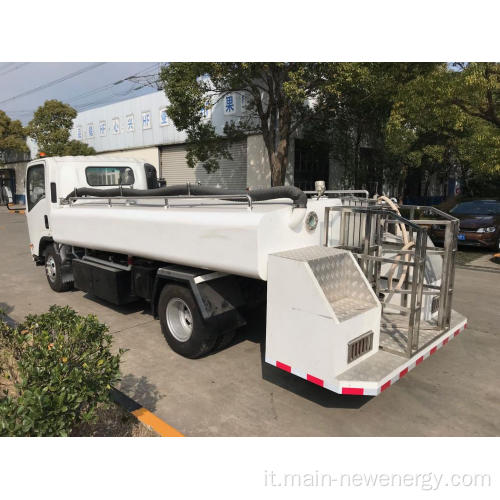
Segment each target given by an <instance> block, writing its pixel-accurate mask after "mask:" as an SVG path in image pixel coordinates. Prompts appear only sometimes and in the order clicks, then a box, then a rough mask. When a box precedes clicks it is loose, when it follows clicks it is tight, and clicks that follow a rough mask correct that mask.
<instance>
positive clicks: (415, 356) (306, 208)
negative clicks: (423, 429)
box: [26, 156, 466, 395]
mask: <svg viewBox="0 0 500 500" xmlns="http://www.w3.org/2000/svg"><path fill="white" fill-rule="evenodd" d="M317 187H318V190H317V192H314V193H304V192H302V191H301V190H299V189H298V188H295V187H279V188H270V189H250V190H243V191H229V190H223V189H218V188H209V187H203V186H193V185H189V184H187V185H180V186H166V187H159V185H158V180H157V176H156V170H155V168H154V167H153V166H152V165H149V164H147V163H144V162H142V161H138V160H134V159H124V158H110V157H104V156H88V157H52V158H42V159H39V160H34V161H32V162H30V163H29V164H28V168H27V173H26V190H27V193H26V194H27V207H26V215H27V220H28V228H29V236H30V247H31V252H32V255H33V259H34V260H35V262H36V263H37V264H38V265H42V266H44V268H45V271H46V274H47V280H48V283H49V285H50V287H51V288H52V289H53V290H55V291H56V292H63V291H65V290H68V289H69V288H71V287H73V286H74V287H75V288H77V289H80V290H83V291H85V292H87V293H89V294H90V295H93V296H96V297H99V298H102V299H105V300H107V301H109V302H112V303H114V304H124V303H128V302H132V301H135V300H142V299H145V300H147V301H149V302H150V304H151V311H152V314H153V315H154V316H155V317H157V318H159V320H160V324H161V328H162V331H163V334H164V335H165V338H166V340H167V342H168V344H169V345H170V347H171V348H172V349H173V350H174V351H175V352H177V353H179V354H181V355H183V356H186V357H189V358H197V357H200V356H203V355H207V354H209V353H210V352H211V351H212V350H213V349H214V348H218V347H220V346H222V345H224V344H227V343H228V342H229V341H230V339H231V338H232V335H233V334H234V332H235V330H236V329H238V328H239V327H241V326H242V325H244V324H245V314H246V312H247V311H248V310H249V308H251V306H252V305H255V304H258V303H259V302H264V301H266V302H267V324H266V353H265V361H266V362H267V363H271V364H272V365H274V366H276V367H277V368H280V369H282V370H285V371H288V372H290V373H292V374H295V375H298V376H299V377H303V378H305V379H307V380H309V381H310V382H312V383H315V384H318V385H320V386H322V387H325V388H326V389H329V390H332V391H334V392H337V393H341V394H363V395H377V394H379V393H380V392H381V391H383V390H384V389H386V388H387V387H389V386H390V385H391V384H392V383H394V382H395V381H396V380H398V379H399V378H400V377H402V376H404V375H405V374H406V373H407V372H408V370H410V369H412V368H414V367H415V366H417V365H418V364H420V362H421V361H423V360H424V359H425V358H426V357H428V356H430V355H431V354H433V353H434V352H435V351H436V350H437V349H438V348H439V347H441V346H443V345H445V344H446V343H448V341H449V340H450V339H452V338H453V337H454V336H455V335H457V334H458V333H459V332H460V331H461V330H462V329H464V328H465V327H466V319H465V318H464V317H463V316H462V315H460V314H459V313H457V312H455V311H453V310H452V309H451V301H452V295H453V276H454V259H455V252H456V239H457V231H458V221H457V220H456V219H454V218H453V217H450V216H448V215H446V214H444V213H442V212H439V211H437V210H435V209H433V208H431V207H416V206H410V207H396V206H395V205H393V204H392V203H391V202H390V201H389V200H386V199H385V200H370V199H368V197H367V196H366V197H364V198H362V197H361V198H360V197H358V196H354V194H358V193H353V192H328V191H324V183H321V182H318V183H317ZM403 212H405V213H406V212H408V217H407V218H405V217H403V215H401V214H402V213H403ZM426 213H429V214H430V215H429V217H428V218H427V219H425V218H422V216H424V215H425V214H426ZM430 224H440V225H442V226H443V227H444V228H445V232H446V237H445V244H444V247H443V248H439V249H438V248H434V246H433V245H432V243H431V242H430V240H429V239H428V237H427V234H426V228H427V227H428V226H429V225H430Z"/></svg>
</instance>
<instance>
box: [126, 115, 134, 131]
mask: <svg viewBox="0 0 500 500" xmlns="http://www.w3.org/2000/svg"><path fill="white" fill-rule="evenodd" d="M133 131H134V115H127V132H133Z"/></svg>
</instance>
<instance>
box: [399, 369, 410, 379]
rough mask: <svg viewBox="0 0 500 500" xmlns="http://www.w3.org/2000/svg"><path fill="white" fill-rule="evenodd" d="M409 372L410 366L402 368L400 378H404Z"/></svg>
mask: <svg viewBox="0 0 500 500" xmlns="http://www.w3.org/2000/svg"><path fill="white" fill-rule="evenodd" d="M407 373H408V368H405V369H404V370H401V371H400V372H399V378H403V377H404V376H405V375H406V374H407Z"/></svg>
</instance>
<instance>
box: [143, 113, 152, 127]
mask: <svg viewBox="0 0 500 500" xmlns="http://www.w3.org/2000/svg"><path fill="white" fill-rule="evenodd" d="M150 128H151V112H149V111H144V112H143V113H142V129H143V130H147V129H150Z"/></svg>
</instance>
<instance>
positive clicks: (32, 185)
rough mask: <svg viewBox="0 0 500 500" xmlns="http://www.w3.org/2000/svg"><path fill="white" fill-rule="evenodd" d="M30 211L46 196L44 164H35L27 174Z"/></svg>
mask: <svg viewBox="0 0 500 500" xmlns="http://www.w3.org/2000/svg"><path fill="white" fill-rule="evenodd" d="M26 180H27V188H26V191H27V198H28V211H29V210H31V209H32V208H33V207H34V206H35V205H36V204H37V203H38V202H39V201H40V200H41V199H43V198H45V172H44V166H43V165H34V166H32V167H30V168H29V169H28V175H27V178H26Z"/></svg>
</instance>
